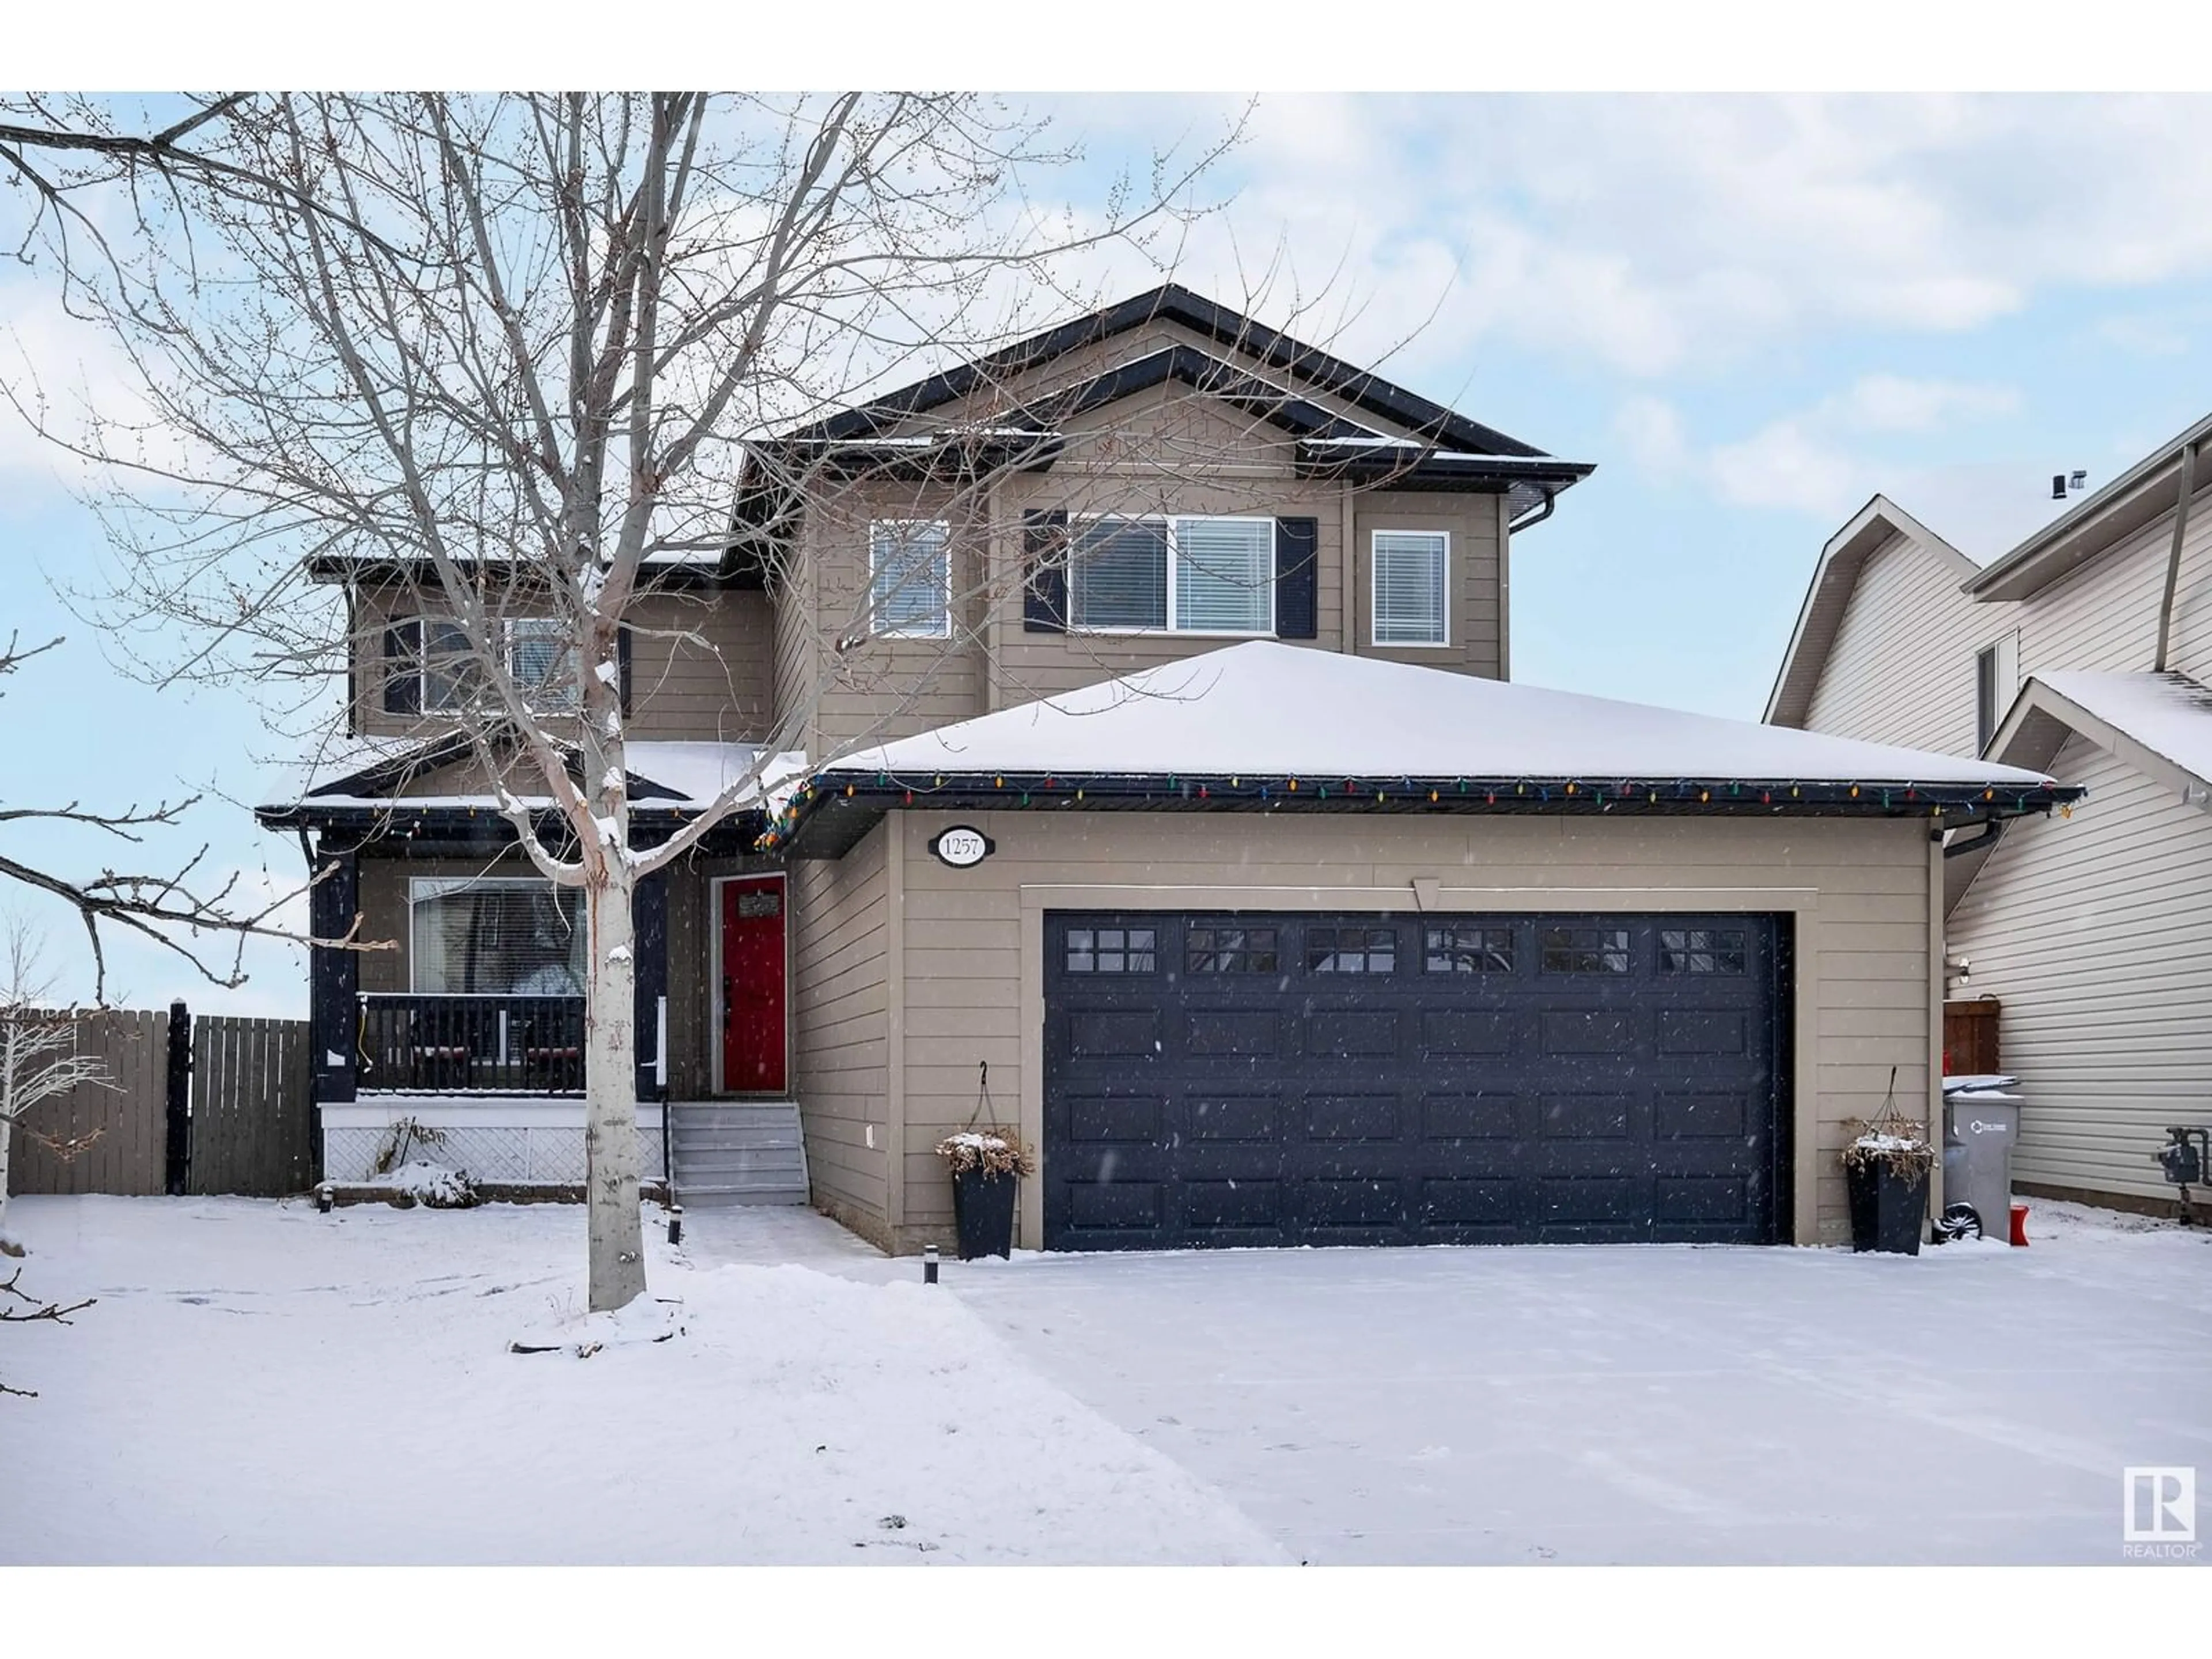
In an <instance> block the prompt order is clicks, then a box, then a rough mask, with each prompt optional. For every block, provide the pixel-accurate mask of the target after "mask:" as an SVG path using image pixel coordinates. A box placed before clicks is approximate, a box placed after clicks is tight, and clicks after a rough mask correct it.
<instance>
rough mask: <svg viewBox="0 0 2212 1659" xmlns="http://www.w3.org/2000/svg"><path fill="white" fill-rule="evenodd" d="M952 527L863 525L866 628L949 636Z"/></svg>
mask: <svg viewBox="0 0 2212 1659" xmlns="http://www.w3.org/2000/svg"><path fill="white" fill-rule="evenodd" d="M951 542H952V527H951V526H950V525H948V524H946V523H945V521H944V520H941V519H936V520H906V519H878V520H875V521H874V522H873V523H872V524H870V525H869V526H868V625H869V630H870V631H871V632H872V633H875V634H878V635H890V636H893V637H902V638H907V639H933V640H941V639H945V638H947V637H948V636H950V635H951V632H952V554H951Z"/></svg>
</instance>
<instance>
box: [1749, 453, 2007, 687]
mask: <svg viewBox="0 0 2212 1659" xmlns="http://www.w3.org/2000/svg"><path fill="white" fill-rule="evenodd" d="M1900 536H1902V537H1904V538H1906V539H1907V540H1910V541H1914V542H1917V543H1918V544H1920V545H1921V546H1923V547H1924V548H1926V549H1927V550H1929V553H1930V554H1931V555H1932V556H1934V557H1935V558H1936V560H1937V561H1938V562H1940V563H1942V564H1944V565H1946V566H1948V567H1949V568H1951V569H1953V570H1954V571H1955V572H1956V573H1957V574H1958V577H1959V580H1960V585H1961V586H1964V585H1965V584H1966V583H1967V582H1968V580H1970V579H1971V578H1972V577H1973V576H1975V575H1976V574H1978V573H1979V571H1980V569H1981V567H1980V566H1979V565H1978V564H1976V563H1975V562H1973V561H1972V559H1970V558H1968V557H1967V556H1966V555H1965V554H1964V553H1961V552H1960V550H1958V549H1957V548H1955V547H1954V546H1952V545H1951V544H1950V543H1949V542H1948V541H1945V540H1944V539H1943V538H1942V537H1941V536H1939V535H1937V534H1936V532H1934V531H1932V530H1930V529H1929V527H1928V526H1926V525H1924V524H1923V523H1921V522H1920V520H1917V519H1916V518H1914V517H1913V516H1912V515H1911V513H1907V512H1906V511H1905V509H1904V508H1903V507H1899V505H1898V504H1897V503H1896V502H1895V501H1891V500H1890V499H1889V497H1888V496H1887V495H1875V496H1874V497H1873V498H1872V499H1871V500H1869V501H1868V502H1867V504H1866V505H1865V506H1864V507H1861V508H1860V509H1859V510H1858V511H1857V513H1853V514H1852V515H1851V517H1850V519H1849V520H1847V521H1846V522H1845V523H1844V527H1843V528H1842V529H1840V530H1838V532H1836V533H1835V534H1834V535H1833V536H1831V537H1830V538H1828V542H1827V544H1826V546H1825V547H1823V548H1822V549H1821V550H1820V559H1819V561H1818V562H1816V563H1815V564H1814V567H1813V580H1811V582H1810V583H1808V585H1807V586H1806V589H1805V599H1804V602H1803V603H1802V605H1799V606H1798V610H1797V626H1796V629H1794V630H1793V631H1792V632H1791V634H1790V646H1789V648H1788V649H1787V650H1785V651H1784V653H1782V665H1781V667H1780V668H1779V669H1778V670H1777V671H1776V672H1775V676H1774V689H1773V690H1771V691H1770V692H1768V693H1767V697H1766V712H1765V714H1762V715H1761V716H1760V719H1762V720H1765V722H1766V724H1768V725H1769V726H1803V725H1804V724H1805V722H1806V721H1807V720H1809V719H1810V718H1811V717H1812V712H1813V693H1814V690H1815V689H1816V688H1817V687H1818V686H1819V685H1820V672H1821V671H1822V670H1823V669H1824V668H1826V666H1827V663H1828V653H1829V652H1830V651H1832V650H1833V649H1834V648H1835V643H1836V635H1837V633H1838V631H1839V630H1840V629H1842V627H1843V625H1844V612H1845V611H1848V610H1849V609H1850V601H1851V593H1852V592H1853V590H1854V589H1856V588H1857V586H1858V580H1859V573H1860V572H1861V571H1863V570H1864V569H1865V568H1866V563H1867V561H1868V560H1869V559H1870V558H1872V557H1873V556H1874V555H1875V553H1876V552H1878V551H1879V550H1881V549H1882V548H1883V547H1886V546H1887V545H1888V544H1889V543H1890V542H1891V541H1893V539H1895V538H1898V537H1900Z"/></svg>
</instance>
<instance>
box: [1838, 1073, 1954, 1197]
mask: <svg viewBox="0 0 2212 1659" xmlns="http://www.w3.org/2000/svg"><path fill="white" fill-rule="evenodd" d="M1844 1127H1845V1128H1847V1129H1854V1130H1856V1131H1857V1133H1854V1134H1853V1135H1852V1137H1851V1139H1850V1142H1849V1144H1847V1145H1846V1146H1844V1168H1845V1169H1846V1170H1863V1169H1884V1170H1888V1171H1889V1173H1890V1174H1892V1175H1893V1176H1903V1177H1905V1178H1906V1179H1907V1180H1910V1179H1912V1178H1914V1177H1916V1176H1924V1175H1926V1174H1927V1173H1928V1171H1929V1169H1930V1168H1931V1167H1933V1165H1934V1164H1935V1162H1936V1148H1935V1147H1934V1146H1932V1145H1931V1144H1930V1143H1929V1139H1928V1132H1927V1131H1926V1130H1925V1129H1923V1128H1922V1127H1921V1126H1920V1125H1919V1124H1918V1123H1917V1122H1915V1121H1913V1120H1912V1119H1911V1118H1909V1117H1907V1116H1905V1114H1904V1113H1903V1112H1900V1111H1899V1110H1898V1109H1897V1068H1896V1067H1895V1066H1891V1067H1890V1068H1889V1093H1888V1094H1887V1096H1886V1097H1884V1098H1883V1100H1882V1103H1881V1110H1880V1111H1878V1112H1876V1113H1875V1115H1874V1116H1873V1118H1872V1119H1870V1120H1869V1119H1863V1118H1852V1119H1850V1120H1849V1121H1846V1122H1845V1124H1844Z"/></svg>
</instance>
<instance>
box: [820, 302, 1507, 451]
mask: <svg viewBox="0 0 2212 1659" xmlns="http://www.w3.org/2000/svg"><path fill="white" fill-rule="evenodd" d="M1154 321H1162V322H1171V323H1176V324H1178V325H1181V326H1182V327H1184V328H1187V329H1189V330H1190V331H1192V332H1194V333H1196V334H1202V335H1204V336H1205V337H1206V338H1208V339H1211V340H1212V341H1214V342H1216V343H1218V344H1221V345H1226V346H1232V347H1234V348H1235V349H1237V350H1240V351H1243V352H1244V353H1245V354H1247V355H1248V356H1253V357H1256V358H1258V359H1259V360H1260V361H1261V362H1264V363H1266V364H1267V366H1268V367H1269V368H1280V369H1285V370H1287V371H1289V372H1290V373H1291V374H1296V375H1297V377H1298V378H1299V379H1300V380H1305V381H1307V382H1309V383H1310V384H1311V385H1314V386H1318V387H1320V388H1321V389H1322V390H1323V391H1325V392H1329V393H1330V394H1332V395H1333V396H1335V397H1339V398H1343V399H1345V401H1346V402H1347V403H1349V404H1352V406H1353V407H1354V408H1356V409H1359V410H1364V411H1366V412H1367V413H1369V414H1370V415H1375V416H1380V417H1382V418H1383V419H1384V420H1387V421H1391V422H1395V423H1397V424H1398V425H1400V426H1402V427H1405V428H1409V429H1411V430H1413V431H1418V432H1421V433H1424V434H1425V435H1428V436H1429V437H1430V438H1431V440H1432V441H1435V442H1436V443H1437V445H1438V446H1439V447H1445V448H1450V449H1460V450H1470V451H1474V452H1478V453H1482V454H1489V455H1513V456H1526V457H1528V458H1530V459H1537V458H1541V456H1542V455H1543V453H1544V452H1543V451H1542V450H1541V449H1538V448H1536V447H1534V445H1531V444H1525V443H1523V442H1522V441H1520V440H1519V439H1518V438H1512V437H1508V436H1507V435H1505V434H1504V433H1502V432H1499V431H1498V430H1497V429H1496V428H1492V427H1486V426H1484V425H1483V424H1481V423H1480V422H1477V421H1471V420H1469V419H1468V418H1467V417H1466V416H1463V415H1459V414H1455V413H1454V412H1453V411H1452V410H1449V409H1446V408H1445V407H1444V406H1443V404H1437V403H1431V402H1430V401H1429V399H1427V398H1424V397H1421V396H1420V395H1419V394H1418V393H1416V392H1408V391H1407V390H1406V388H1405V387H1403V386H1395V385H1393V384H1392V383H1391V382H1389V381H1388V380H1383V379H1382V378H1381V377H1380V376H1379V375H1376V374H1370V372H1369V371H1367V370H1365V369H1362V368H1354V367H1353V366H1352V364H1350V363H1347V362H1345V361H1344V360H1343V359H1341V358H1340V357H1334V356H1330V355H1329V354H1328V353H1327V352H1325V351H1322V350H1319V349H1316V348H1315V347H1313V346H1310V345H1307V344H1305V343H1303V342H1302V341H1298V340H1295V339H1292V338H1291V337H1290V336H1289V335H1287V334H1284V333H1280V332H1279V331H1276V330H1274V329H1272V328H1268V327H1267V326H1266V325H1264V324H1261V323H1257V322H1255V321H1253V320H1252V319H1251V318H1249V317H1247V316H1245V315H1244V314H1243V313H1242V312H1237V311H1231V309H1230V308H1229V307H1226V306H1224V305H1219V304H1217V303H1216V302H1215V301H1212V300H1208V299H1206V298H1204V297H1202V296H1201V295H1196V294H1194V293H1192V292H1191V291H1190V290H1189V289H1187V288H1184V287H1183V286H1182V284H1181V283H1163V284H1162V285H1161V286H1160V287H1158V288H1155V289H1147V290H1146V292H1144V293H1142V294H1139V295H1132V296H1131V297H1130V298H1128V299H1127V300H1123V301H1121V302H1120V303H1118V304H1116V305H1110V306H1108V307H1104V308H1103V310H1099V311H1094V312H1092V313H1090V314H1089V315H1087V316H1084V317H1079V318H1076V319H1074V320H1073V321H1071V322H1066V323H1061V324H1060V325H1058V326H1056V327H1054V328H1048V329H1046V330H1044V331H1042V332H1041V333H1037V334H1033V335H1031V336H1030V337H1029V338H1027V339H1025V340H1021V341H1018V342H1017V343H1014V344H1012V345H1010V346H1007V347H1006V348H1004V349H1001V350H999V351H994V352H992V353H990V354H989V355H987V356H982V357H979V358H977V359H976V360H975V361H974V362H968V363H962V364H960V365H958V366H957V367H956V368H949V369H946V370H945V371H943V372H942V373H940V374H933V375H931V376H930V377H929V378H928V379H927V380H917V381H915V382H914V383H913V384H912V385H910V386H902V387H900V388H899V389H898V390H897V391H896V392H888V393H886V394H885V395H884V396H883V397H881V398H876V399H874V400H873V401H872V402H870V403H867V404H863V405H862V406H861V407H860V408H858V409H854V410H847V411H846V412H845V413H843V414H842V415H835V416H830V417H829V419H827V420H824V421H820V422H816V423H814V424H813V425H811V426H809V427H805V428H801V429H800V430H799V431H798V432H796V433H793V434H791V435H790V436H792V437H798V438H809V437H811V438H857V437H870V436H874V435H877V434H879V433H880V432H882V431H883V430H884V428H886V427H888V426H890V425H892V424H893V423H895V422H898V421H901V420H903V419H905V418H906V417H907V416H910V415H918V414H921V413H922V412H924V411H925V410H932V409H936V408H939V407H941V406H942V405H944V404H948V403H951V402H953V401H954V400H956V399H957V398H963V397H965V396H967V395H968V393H969V392H971V391H973V390H974V389H975V387H976V386H978V385H980V384H982V383H984V382H986V381H987V380H994V379H999V378H1003V377H1005V376H1006V375H1010V374H1023V373H1025V372H1027V371H1029V370H1030V369H1034V368H1039V367H1041V366H1042V365H1043V364H1046V363H1048V362H1053V361H1054V360H1055V359H1057V358H1060V357H1064V356H1066V355H1067V354H1068V353H1070V352H1073V351H1078V350H1080V349H1083V348H1084V347H1085V346H1089V345H1093V344H1095V343H1097V342H1098V341H1101V340H1109V339H1112V338H1113V337H1115V336H1116V335H1120V334H1127V333H1128V332H1129V331H1132V330H1133V329H1137V328H1141V327H1143V326H1144V325H1146V324H1147V323H1150V322H1154Z"/></svg>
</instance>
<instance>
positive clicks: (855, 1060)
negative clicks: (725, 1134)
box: [791, 827, 896, 1244]
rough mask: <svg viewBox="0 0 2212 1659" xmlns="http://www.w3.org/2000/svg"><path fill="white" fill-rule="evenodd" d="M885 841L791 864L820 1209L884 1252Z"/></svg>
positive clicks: (879, 834)
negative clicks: (835, 857)
mask: <svg viewBox="0 0 2212 1659" xmlns="http://www.w3.org/2000/svg"><path fill="white" fill-rule="evenodd" d="M886 840H887V838H886V836H884V832H883V829H881V828H880V827H878V829H877V831H876V832H875V833H874V834H873V835H872V836H869V837H868V838H867V839H866V840H865V841H863V842H861V843H860V845H859V846H857V847H855V848H854V849H853V850H852V851H851V852H849V853H848V854H846V855H845V856H844V857H843V858H842V859H840V860H837V861H836V862H835V863H829V862H812V863H796V864H793V866H791V880H792V887H793V893H792V907H791V908H792V919H793V926H794V927H795V929H796V948H795V950H794V951H793V975H792V987H791V993H792V1060H793V1078H792V1092H793V1095H794V1096H795V1097H797V1098H798V1100H799V1106H800V1122H801V1124H802V1126H803V1127H804V1130H805V1139H806V1167H807V1172H808V1175H809V1176H810V1178H811V1183H812V1187H813V1199H814V1203H815V1205H816V1206H817V1208H819V1209H822V1210H824V1211H826V1212H829V1214H830V1215H832V1216H835V1217H836V1218H837V1219H838V1220H840V1221H842V1222H843V1223H844V1224H845V1225H847V1226H848V1227H851V1228H852V1229H853V1230H854V1231H855V1232H858V1233H860V1235H861V1236H862V1237H866V1238H868V1239H870V1240H872V1241H873V1242H875V1243H878V1244H884V1243H889V1241H890V1231H889V1229H890V1225H891V1224H890V1215H891V1213H892V1209H891V1206H893V1205H894V1204H896V1200H894V1199H892V1198H891V1197H890V1195H889V1194H888V1193H887V1191H886V1187H885V1182H886V1177H887V1175H888V1172H889V1170H890V1149H891V1147H892V1146H894V1144H895V1133H894V1130H893V1127H892V1125H891V1122H890V1115H889V1113H888V1111H887V1103H888V1101H889V1100H890V1065H889V1050H890V1024H891V1007H892V996H893V993H892V987H891V985H890V979H891V974H890V941H891V939H892V936H893V934H894V933H895V932H896V925H895V924H894V922H893V921H892V917H891V911H892V907H891V904H890V897H891V890H892V886H893V878H892V877H891V875H890V872H889V871H888V869H887V867H886V860H885V855H884V854H885V846H886Z"/></svg>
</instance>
